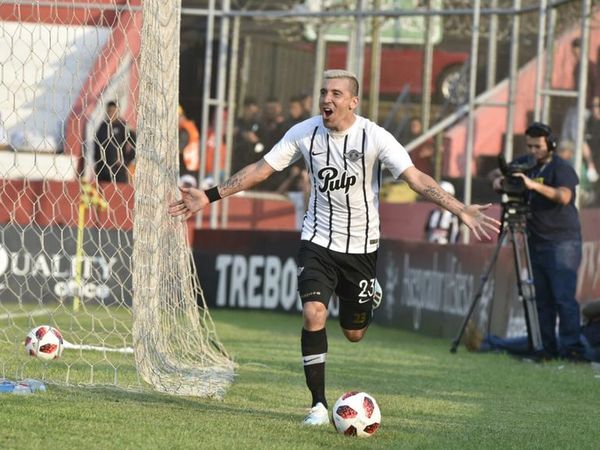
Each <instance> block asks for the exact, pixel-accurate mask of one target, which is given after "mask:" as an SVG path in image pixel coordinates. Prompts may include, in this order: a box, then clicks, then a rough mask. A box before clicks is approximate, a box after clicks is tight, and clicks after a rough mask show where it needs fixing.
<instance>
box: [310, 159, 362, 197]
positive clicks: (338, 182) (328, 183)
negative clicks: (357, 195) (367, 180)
mask: <svg viewBox="0 0 600 450" xmlns="http://www.w3.org/2000/svg"><path fill="white" fill-rule="evenodd" d="M338 175H339V171H338V170H337V169H336V168H335V167H329V166H327V167H323V168H322V169H321V170H319V173H318V176H319V179H320V180H323V186H319V190H320V191H321V192H327V191H337V190H339V189H343V190H344V193H345V194H347V193H348V191H349V190H350V187H351V186H354V185H355V184H356V176H355V175H350V174H348V172H346V171H344V172H342V174H341V175H340V176H338Z"/></svg>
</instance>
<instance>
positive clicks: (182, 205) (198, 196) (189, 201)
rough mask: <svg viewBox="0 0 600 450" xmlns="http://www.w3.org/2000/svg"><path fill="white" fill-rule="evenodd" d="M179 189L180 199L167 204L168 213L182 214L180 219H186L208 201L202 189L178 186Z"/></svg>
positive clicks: (174, 215)
mask: <svg viewBox="0 0 600 450" xmlns="http://www.w3.org/2000/svg"><path fill="white" fill-rule="evenodd" d="M179 190H180V191H181V200H177V201H175V202H173V203H171V204H170V205H169V214H170V215H171V216H173V217H178V216H183V218H182V219H183V220H187V219H189V218H190V217H192V215H194V214H196V213H197V212H198V211H200V210H201V209H202V208H204V207H205V206H206V205H208V204H209V203H210V202H209V201H208V197H207V196H206V194H205V193H204V191H203V190H200V189H196V188H192V187H189V188H186V187H180V188H179Z"/></svg>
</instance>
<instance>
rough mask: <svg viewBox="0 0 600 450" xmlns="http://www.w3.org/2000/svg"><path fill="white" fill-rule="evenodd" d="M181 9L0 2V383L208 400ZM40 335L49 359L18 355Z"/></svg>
mask: <svg viewBox="0 0 600 450" xmlns="http://www.w3.org/2000/svg"><path fill="white" fill-rule="evenodd" d="M180 13H181V3H180V0H177V1H176V0H171V1H169V2H165V1H162V0H144V1H143V2H142V1H141V0H98V1H95V2H60V1H57V0H53V1H31V2H26V1H14V2H10V1H3V2H2V3H0V20H1V21H2V27H1V28H0V61H1V64H2V71H0V377H4V378H9V379H17V380H20V379H26V378H37V379H43V380H45V381H47V382H50V383H67V384H89V385H116V386H119V387H124V388H132V389H143V388H152V389H155V390H158V391H162V392H167V393H172V394H180V395H193V396H215V397H221V396H222V395H223V394H224V392H225V390H226V389H227V386H228V385H229V384H230V383H231V381H232V379H233V375H234V363H233V362H232V360H231V358H230V357H229V356H228V354H227V352H226V351H225V349H224V347H223V346H222V345H221V343H220V341H219V339H218V336H217V335H216V332H215V327H214V324H213V322H212V320H211V317H210V315H209V313H208V310H207V308H206V304H205V302H204V298H203V295H202V291H201V288H200V286H199V283H198V281H197V276H196V269H195V265H194V262H193V258H192V254H191V252H190V250H189V248H188V245H187V243H186V227H185V225H184V224H182V223H181V222H180V221H178V220H174V219H171V218H170V217H169V216H168V214H167V204H168V202H169V201H170V200H173V199H174V197H175V195H176V191H177V188H176V186H177V178H178V171H179V168H178V166H179V156H178V119H177V102H178V85H179V73H178V72H179V25H180ZM42 324H48V325H52V326H55V327H57V328H58V329H60V330H61V332H62V334H63V336H64V338H65V341H66V342H65V350H64V352H63V354H62V357H61V358H59V359H56V360H53V361H51V362H50V363H44V362H43V361H41V360H39V359H37V358H32V357H30V356H29V355H27V354H26V353H25V349H24V345H23V341H24V339H25V336H26V335H27V333H28V331H29V330H30V329H32V328H33V327H35V326H37V325H42Z"/></svg>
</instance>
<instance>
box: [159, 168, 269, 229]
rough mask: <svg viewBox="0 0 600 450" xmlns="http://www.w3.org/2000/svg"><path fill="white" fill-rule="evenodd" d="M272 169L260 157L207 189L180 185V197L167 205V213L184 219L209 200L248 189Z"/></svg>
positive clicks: (261, 180)
mask: <svg viewBox="0 0 600 450" xmlns="http://www.w3.org/2000/svg"><path fill="white" fill-rule="evenodd" d="M274 171H275V170H274V169H273V168H272V167H271V166H270V165H269V164H267V162H266V161H265V160H264V159H261V160H260V161H257V162H255V163H253V164H250V165H248V166H246V167H244V168H243V169H241V170H240V171H239V172H237V173H235V174H234V175H232V176H231V177H230V178H229V179H227V180H226V181H225V182H224V183H223V184H221V185H219V186H215V187H213V188H210V189H208V190H207V191H203V190H201V189H196V188H182V187H180V188H179V190H180V191H181V199H180V200H177V201H175V202H173V203H171V204H170V205H169V214H170V215H171V216H173V217H177V216H183V219H184V220H186V219H188V218H190V217H191V216H192V215H194V214H196V213H197V212H198V211H201V210H202V209H203V208H205V207H206V206H207V205H208V204H209V203H210V202H211V201H215V200H219V199H221V198H224V197H228V196H230V195H233V194H235V193H237V192H241V191H244V190H246V189H250V188H251V187H253V186H255V185H257V184H259V183H261V182H263V181H264V180H266V179H267V178H269V176H271V174H273V172H274ZM207 194H208V195H207Z"/></svg>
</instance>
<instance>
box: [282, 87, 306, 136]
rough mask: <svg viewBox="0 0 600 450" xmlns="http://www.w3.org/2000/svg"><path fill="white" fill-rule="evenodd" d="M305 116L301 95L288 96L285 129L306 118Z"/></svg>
mask: <svg viewBox="0 0 600 450" xmlns="http://www.w3.org/2000/svg"><path fill="white" fill-rule="evenodd" d="M306 119H307V117H305V116H304V108H303V107H302V96H300V95H295V96H293V97H290V100H289V103H288V118H287V121H286V123H285V129H286V131H287V130H289V129H290V128H292V127H293V126H294V125H296V124H297V123H300V122H302V121H303V120H306Z"/></svg>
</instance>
